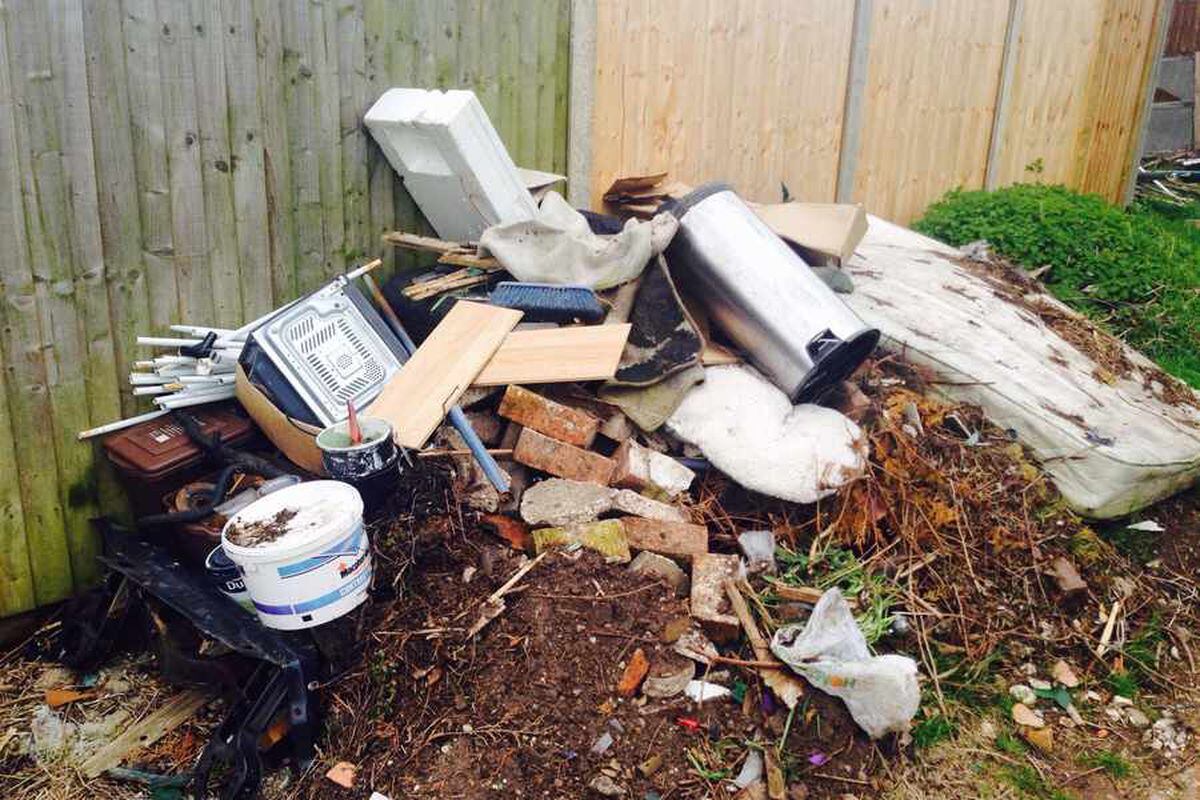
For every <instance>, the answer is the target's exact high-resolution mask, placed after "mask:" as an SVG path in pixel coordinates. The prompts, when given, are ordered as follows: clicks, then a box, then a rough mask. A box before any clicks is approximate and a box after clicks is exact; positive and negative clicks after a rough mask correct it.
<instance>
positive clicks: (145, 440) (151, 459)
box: [104, 403, 254, 483]
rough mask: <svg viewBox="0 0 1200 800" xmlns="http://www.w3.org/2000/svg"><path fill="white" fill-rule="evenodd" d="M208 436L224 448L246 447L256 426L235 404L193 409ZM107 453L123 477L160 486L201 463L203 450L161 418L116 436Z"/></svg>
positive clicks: (106, 447) (110, 439)
mask: <svg viewBox="0 0 1200 800" xmlns="http://www.w3.org/2000/svg"><path fill="white" fill-rule="evenodd" d="M191 411H192V416H194V417H195V418H196V419H197V420H198V421H199V422H200V429H201V430H202V431H203V432H204V433H205V434H207V435H209V436H211V435H212V434H213V433H219V434H220V435H221V441H222V442H224V443H225V444H229V445H233V446H237V445H239V444H243V443H245V442H246V441H247V440H248V439H249V438H250V437H251V435H253V433H254V423H253V422H251V421H250V419H249V418H248V417H246V415H245V414H244V413H243V412H241V410H240V409H239V408H238V407H237V405H236V404H234V403H222V404H220V405H213V406H208V407H205V408H203V409H192V410H191ZM104 450H105V452H106V453H107V454H108V458H109V460H110V461H112V462H113V464H115V465H116V467H117V469H119V470H120V471H121V472H122V473H123V475H124V477H126V478H129V479H132V480H139V481H146V482H149V483H159V482H161V481H163V480H165V479H167V478H169V477H171V476H172V475H174V474H176V473H181V472H184V471H185V470H187V469H189V468H190V467H194V466H196V465H197V464H199V463H200V461H201V458H202V453H201V451H200V448H199V447H198V446H196V444H194V443H193V442H192V440H191V439H189V438H188V435H187V434H186V433H185V432H184V430H183V428H181V427H180V426H179V424H178V423H176V422H175V421H174V420H173V419H172V418H171V417H170V416H166V417H159V418H158V419H152V420H150V421H148V422H143V423H141V424H140V425H134V426H133V427H132V428H128V429H126V430H123V431H120V432H118V433H114V434H113V435H111V436H109V437H108V438H107V439H105V440H104Z"/></svg>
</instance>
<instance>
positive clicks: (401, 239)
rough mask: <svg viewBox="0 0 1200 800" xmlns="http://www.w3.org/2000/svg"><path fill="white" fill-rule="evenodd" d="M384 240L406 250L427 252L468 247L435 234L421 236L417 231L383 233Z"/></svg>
mask: <svg viewBox="0 0 1200 800" xmlns="http://www.w3.org/2000/svg"><path fill="white" fill-rule="evenodd" d="M383 241H384V242H385V243H386V244H390V245H391V246H392V247H401V248H403V249H405V250H421V251H423V252H426V253H450V252H453V251H455V250H463V249H466V248H465V247H464V246H463V245H462V244H460V243H459V242H447V241H446V240H444V239H437V238H435V237H433V236H421V235H419V234H416V233H404V232H402V231H391V232H389V233H385V234H383Z"/></svg>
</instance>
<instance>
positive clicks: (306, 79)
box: [281, 3, 325, 292]
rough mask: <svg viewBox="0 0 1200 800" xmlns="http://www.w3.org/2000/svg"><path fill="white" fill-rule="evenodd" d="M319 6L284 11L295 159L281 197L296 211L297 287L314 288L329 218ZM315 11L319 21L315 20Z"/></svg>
mask: <svg viewBox="0 0 1200 800" xmlns="http://www.w3.org/2000/svg"><path fill="white" fill-rule="evenodd" d="M320 10H321V9H320V7H319V6H313V5H312V4H311V3H297V4H294V5H292V6H290V8H289V9H286V10H284V11H281V16H282V20H283V83H284V87H285V91H286V106H287V115H286V123H285V124H286V125H287V128H288V147H289V151H290V158H291V176H292V195H291V197H287V198H282V201H283V202H285V203H289V204H290V205H291V206H292V208H293V209H294V214H295V221H294V224H295V232H296V247H295V255H294V258H295V261H296V278H297V285H296V288H297V290H298V291H299V292H308V291H311V290H313V289H315V288H317V287H318V286H320V285H321V283H323V282H324V280H325V220H324V209H323V208H322V205H321V200H322V198H321V172H320V168H319V166H318V155H317V151H318V148H319V142H318V138H317V118H318V109H317V87H316V81H317V79H316V77H315V68H314V63H315V59H314V55H313V53H312V52H311V50H312V40H313V38H314V36H316V34H315V33H314V32H313V28H314V27H317V28H318V32H319V25H320ZM314 14H315V15H316V16H317V19H316V20H314V19H313V16H314Z"/></svg>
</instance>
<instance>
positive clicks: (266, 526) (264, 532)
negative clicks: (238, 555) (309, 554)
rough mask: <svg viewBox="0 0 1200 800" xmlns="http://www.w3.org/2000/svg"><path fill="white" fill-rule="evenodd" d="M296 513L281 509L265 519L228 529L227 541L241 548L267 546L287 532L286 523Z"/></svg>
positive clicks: (291, 510) (291, 509) (292, 509)
mask: <svg viewBox="0 0 1200 800" xmlns="http://www.w3.org/2000/svg"><path fill="white" fill-rule="evenodd" d="M296 513H297V512H296V509H294V508H281V509H279V510H278V511H276V512H275V513H274V514H272V515H271V516H270V517H268V518H267V519H258V520H254V521H253V522H245V523H242V524H241V525H234V526H233V527H232V528H230V529H229V541H231V542H233V543H234V544H236V545H239V546H241V547H259V546H261V545H264V544H269V543H271V542H273V541H275V540H276V539H278V538H279V537H281V536H283V535H284V534H286V533H287V532H288V523H289V522H291V521H292V519H294V518H295V516H296Z"/></svg>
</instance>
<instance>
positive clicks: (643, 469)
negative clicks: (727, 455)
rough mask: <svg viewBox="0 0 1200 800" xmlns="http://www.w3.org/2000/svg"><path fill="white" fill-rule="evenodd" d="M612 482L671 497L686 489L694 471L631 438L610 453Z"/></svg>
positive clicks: (654, 495) (621, 486)
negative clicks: (612, 464)
mask: <svg viewBox="0 0 1200 800" xmlns="http://www.w3.org/2000/svg"><path fill="white" fill-rule="evenodd" d="M612 460H613V461H614V462H615V463H616V466H615V467H614V468H613V474H612V481H611V483H612V485H613V486H618V487H620V488H622V489H634V490H636V491H638V492H641V493H643V494H646V495H649V496H651V497H656V498H659V499H663V498H665V499H668V500H669V499H671V498H673V497H675V496H676V495H679V494H681V493H683V492H686V491H687V488H688V487H689V486H691V485H692V481H693V480H694V479H695V477H696V473H694V472H692V471H691V470H690V469H688V468H687V467H685V466H684V465H683V464H680V463H679V462H678V461H676V460H675V459H673V458H671V457H670V456H668V455H666V454H664V453H660V452H658V451H657V450H651V449H650V448H648V447H642V446H641V445H640V444H638V443H637V442H635V441H633V440H632V439H627V440H626V441H624V442H622V443H621V446H620V447H618V448H617V451H616V452H615V453H613V458H612Z"/></svg>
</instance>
